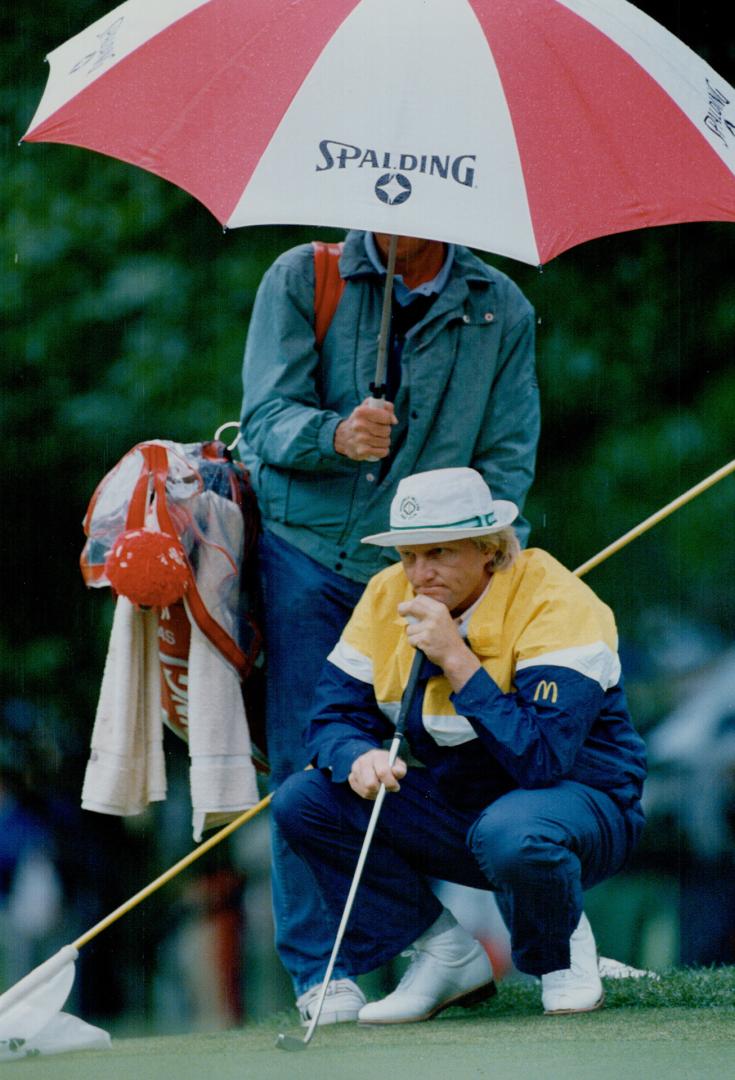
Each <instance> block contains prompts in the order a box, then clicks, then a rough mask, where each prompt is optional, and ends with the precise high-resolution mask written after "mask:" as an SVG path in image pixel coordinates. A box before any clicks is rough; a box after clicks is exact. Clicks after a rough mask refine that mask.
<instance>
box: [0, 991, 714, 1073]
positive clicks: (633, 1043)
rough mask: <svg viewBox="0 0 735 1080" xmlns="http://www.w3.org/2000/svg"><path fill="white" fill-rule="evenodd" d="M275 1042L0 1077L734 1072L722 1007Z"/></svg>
mask: <svg viewBox="0 0 735 1080" xmlns="http://www.w3.org/2000/svg"><path fill="white" fill-rule="evenodd" d="M292 1033H293V1034H297V1031H292ZM276 1034H277V1030H276V1028H272V1029H271V1028H270V1025H259V1026H258V1027H253V1028H251V1029H248V1028H245V1029H244V1030H243V1031H242V1032H228V1033H226V1034H221V1035H187V1036H175V1037H174V1036H171V1037H167V1038H148V1039H120V1040H115V1042H114V1043H113V1048H112V1049H111V1050H109V1051H88V1052H86V1053H75V1054H66V1055H60V1056H58V1057H49V1058H35V1059H26V1060H25V1061H22V1062H17V1063H14V1064H13V1065H12V1066H7V1068H8V1070H11V1071H10V1072H8V1073H7V1075H8V1076H9V1077H10V1076H12V1075H15V1076H16V1077H17V1080H138V1078H140V1080H149V1078H150V1080H210V1078H211V1080H246V1078H248V1077H252V1078H253V1080H288V1078H294V1080H323V1078H324V1077H335V1078H337V1077H339V1078H340V1080H341V1078H344V1080H373V1078H374V1077H400V1078H401V1080H414V1078H415V1080H439V1078H441V1080H446V1078H456V1080H464V1078H471V1077H503V1078H521V1077H523V1078H529V1080H536V1078H538V1080H576V1078H579V1080H583V1078H584V1080H587V1078H591V1077H595V1078H598V1077H599V1078H604V1080H606V1078H608V1077H610V1078H611V1080H612V1078H615V1080H621V1078H622V1077H626V1076H628V1077H630V1076H633V1077H644V1078H646V1080H650V1078H658V1077H666V1078H667V1080H684V1078H687V1080H689V1078H691V1080H706V1078H709V1077H712V1078H714V1077H717V1078H718V1080H720V1078H722V1077H723V1076H728V1075H732V1074H733V1070H735V1015H734V1014H733V1013H729V1012H728V1013H722V1012H720V1011H719V1010H715V1011H713V1012H712V1013H710V1014H704V1015H703V1011H702V1010H692V1009H660V1010H658V1009H655V1010H650V1011H648V1012H646V1013H645V1014H644V1015H641V1014H632V1015H629V1016H625V1015H621V1014H617V1015H613V1014H606V1013H604V1012H601V1013H598V1014H594V1015H589V1016H581V1017H580V1016H578V1017H566V1018H561V1017H560V1018H549V1017H534V1018H530V1017H525V1018H522V1019H519V1020H517V1021H514V1020H510V1019H503V1020H497V1021H496V1022H494V1021H493V1020H492V1019H490V1018H488V1019H480V1018H479V1017H473V1018H469V1019H464V1018H462V1017H461V1016H449V1015H447V1016H445V1017H443V1018H438V1019H437V1020H434V1021H432V1022H430V1023H426V1024H420V1025H419V1024H417V1025H412V1026H410V1027H409V1026H401V1027H400V1028H399V1027H391V1028H358V1027H356V1026H354V1025H352V1024H350V1025H346V1024H345V1025H339V1026H338V1027H329V1028H322V1029H320V1030H318V1031H317V1032H316V1035H315V1036H314V1039H313V1041H312V1043H311V1044H310V1046H309V1047H308V1049H306V1050H305V1051H303V1052H301V1053H286V1052H284V1051H280V1050H277V1049H276V1048H275V1046H274V1041H275V1036H276ZM12 1070H15V1071H14V1073H13V1072H12Z"/></svg>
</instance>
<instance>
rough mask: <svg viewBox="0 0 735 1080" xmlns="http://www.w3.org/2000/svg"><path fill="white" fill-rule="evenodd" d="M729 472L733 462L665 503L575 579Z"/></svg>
mask: <svg viewBox="0 0 735 1080" xmlns="http://www.w3.org/2000/svg"><path fill="white" fill-rule="evenodd" d="M731 472H735V460H733V461H730V462H728V464H727V465H723V466H722V468H721V469H717V470H716V471H715V472H713V473H712V474H711V475H710V476H708V477H706V478H705V479H704V480H700V482H699V483H698V484H695V485H694V487H692V488H689V490H688V491H685V492H684V494H683V495H679V497H678V498H676V499H673V500H672V501H671V502H670V503H667V504H666V506H662V507H661V509H660V510H657V511H656V513H655V514H651V516H650V517H647V518H646V520H645V521H642V522H641V523H640V525H636V526H635V528H634V529H630V531H629V532H627V533H624V534H623V536H621V537H619V539H617V540H615V541H614V542H613V543H612V544H608V546H607V547H606V548H603V550H602V551H600V552H599V553H598V554H597V555H594V556H593V557H592V558H591V559H588V560H587V562H584V563H582V565H581V566H578V567H577V569H576V570H575V571H574V573H575V574H576V576H577V577H582V576H583V575H584V574H586V573H587V572H588V571H589V570H592V569H593V568H594V567H595V566H599V564H600V563H601V562H604V561H605V559H607V558H609V557H610V555H614V554H615V552H616V551H620V549H621V548H623V547H625V545H626V544H629V543H630V542H631V540H635V539H636V538H637V537H639V536H641V535H642V534H643V533H644V532H647V531H648V529H650V528H652V527H653V526H654V525H657V524H658V522H659V521H663V519H664V518H667V517H668V516H669V514H673V513H674V511H675V510H678V509H679V508H680V507H681V506H684V505H685V504H686V503H688V502H691V500H692V499H695V498H696V497H697V495H701V494H702V492H703V491H706V490H707V488H710V487H712V485H713V484H716V483H717V482H718V481H719V480H723V479H724V478H725V477H726V476H729V475H730V473H731Z"/></svg>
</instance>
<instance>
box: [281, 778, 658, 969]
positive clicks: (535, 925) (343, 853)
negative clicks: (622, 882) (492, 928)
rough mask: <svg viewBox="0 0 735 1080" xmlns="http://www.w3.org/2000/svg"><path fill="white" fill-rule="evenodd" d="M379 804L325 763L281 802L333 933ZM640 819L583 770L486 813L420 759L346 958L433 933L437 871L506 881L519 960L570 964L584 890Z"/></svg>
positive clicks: (503, 895)
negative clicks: (583, 779) (454, 798)
mask: <svg viewBox="0 0 735 1080" xmlns="http://www.w3.org/2000/svg"><path fill="white" fill-rule="evenodd" d="M372 806H373V804H372V802H370V801H367V800H365V799H362V798H360V797H359V796H358V795H356V794H355V793H354V792H353V791H352V789H351V788H350V787H349V785H348V784H346V783H344V784H335V783H333V782H332V780H331V777H330V776H329V775H328V774H327V773H323V772H319V771H314V772H307V773H301V774H299V775H296V776H292V777H291V778H290V779H289V780H288V781H286V783H285V784H284V785H282V787H281V788H280V789H279V790H278V792H277V793H276V795H275V798H274V800H273V803H272V808H273V813H274V815H275V819H276V821H277V823H278V827H279V829H280V830H281V834H282V835H283V836H284V837H285V838H286V840H287V841H288V843H289V844H290V845H291V847H292V848H293V850H294V852H298V854H299V855H300V856H301V858H302V859H304V860H305V862H306V863H307V864H308V865H309V867H310V868H311V871H312V873H313V875H314V877H315V878H316V880H317V882H318V884H319V887H320V890H321V894H322V896H323V898H324V901H325V904H326V906H327V908H328V910H329V912H330V914H331V927H330V928H331V930H332V932H333V933H334V932H335V931H336V927H337V924H338V922H339V919H340V918H341V916H342V911H343V909H344V904H345V900H346V898H347V893H348V891H349V887H350V884H351V881H352V877H353V874H354V870H355V865H356V863H357V858H358V855H359V852H360V848H361V846H362V841H363V838H364V835H365V830H366V828H367V823H368V820H369V817H370V813H371V810H372ZM641 825H642V817H641V816H640V814H639V813H638V812H637V811H634V812H631V813H629V814H623V812H622V811H621V810H620V809H619V808H618V806H617V805H616V804H615V803H614V802H613V801H612V800H611V799H610V798H609V797H608V796H607V795H605V794H603V793H602V792H600V791H596V790H594V789H593V788H590V787H586V786H585V785H584V784H579V783H576V782H574V781H563V782H562V783H560V784H558V785H556V786H554V787H550V788H541V789H536V790H532V791H526V790H521V789H518V790H515V791H511V792H509V793H508V794H507V795H503V796H502V797H501V798H499V799H498V800H497V801H496V802H494V803H492V804H491V805H490V806H488V807H487V808H486V809H484V810H483V811H481V812H480V813H479V814H478V813H477V811H471V810H470V811H468V810H458V809H456V808H455V807H453V806H451V805H450V804H449V803H448V802H447V801H446V799H445V797H444V796H443V795H442V794H441V793H440V792H439V790H438V789H437V787H436V785H435V784H434V783H433V782H432V780H431V778H430V776H429V775H428V773H427V772H426V770H423V769H420V768H416V769H409V771H408V774H407V775H406V777H405V778H404V779H403V780H402V781H401V790H400V791H399V792H396V793H388V795H387V796H386V798H385V801H384V803H383V807H382V810H381V814H380V818H379V820H378V826H377V829H376V832H375V835H374V837H373V842H372V845H371V848H370V854H369V856H368V859H367V862H366V865H365V869H364V871H363V877H362V881H361V883H360V887H359V889H358V892H357V895H356V898H355V903H354V906H353V909H352V915H351V917H350V921H349V923H348V925H347V931H346V934H345V938H344V942H343V946H342V950H341V956H340V968H341V970H342V971H343V972H346V973H351V974H352V975H359V974H363V973H365V972H368V971H371V970H373V969H374V968H376V967H378V966H380V965H381V964H383V963H386V962H387V961H389V960H391V959H392V958H393V957H395V956H397V955H398V954H399V953H400V952H401V951H402V950H403V949H405V948H406V947H407V946H408V945H410V944H411V943H412V942H413V941H415V940H416V938H417V937H419V936H420V935H421V934H423V933H424V931H425V930H427V929H428V928H429V927H430V926H431V925H432V923H434V922H435V921H436V919H437V918H438V917H439V914H440V912H441V910H442V909H441V905H440V903H439V900H438V899H437V898H436V896H435V895H434V893H433V892H432V889H431V887H430V879H441V880H443V881H453V882H456V883H457V884H460V885H470V886H474V887H475V888H479V889H489V890H493V891H495V892H496V893H497V900H498V904H499V906H500V907H501V910H502V912H503V915H504V917H505V920H506V922H507V923H508V927H509V929H510V933H511V946H512V955H513V962H514V963H515V965H516V967H517V968H518V970H520V971H524V972H528V973H529V974H532V975H542V974H545V973H546V972H549V971H557V970H559V969H560V968H567V967H569V938H570V937H571V934H572V932H573V931H574V929H575V927H576V925H577V923H578V922H579V918H580V915H581V913H582V894H583V891H584V890H585V889H589V888H590V887H591V886H593V885H596V884H597V883H598V882H600V881H602V880H603V879H604V878H607V877H609V876H611V875H612V874H614V873H616V871H617V870H619V869H620V867H621V866H622V865H623V863H624V862H625V860H626V858H627V856H628V854H629V853H630V851H631V849H632V847H633V845H634V844H635V841H636V840H637V837H638V834H639V832H640V828H641ZM315 981H318V979H317V980H315Z"/></svg>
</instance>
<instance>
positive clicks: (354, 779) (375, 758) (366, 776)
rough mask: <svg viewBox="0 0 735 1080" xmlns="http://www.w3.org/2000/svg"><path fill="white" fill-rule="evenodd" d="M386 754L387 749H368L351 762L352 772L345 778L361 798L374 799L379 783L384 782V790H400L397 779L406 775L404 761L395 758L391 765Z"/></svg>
mask: <svg viewBox="0 0 735 1080" xmlns="http://www.w3.org/2000/svg"><path fill="white" fill-rule="evenodd" d="M388 756H389V755H388V751H387V750H368V751H367V753H365V754H360V757H359V758H355V760H354V761H353V762H352V772H351V773H350V775H349V776H348V777H347V780H348V783H349V785H350V787H351V788H352V790H353V791H354V792H356V793H357V794H358V795H360V796H361V797H362V798H363V799H374V798H375V797H376V796H377V794H378V791H379V790H380V785H381V784H385V788H386V791H399V790H400V784H399V783H398V781H399V780H402V779H403V777H404V776H405V775H406V762H405V761H402V760H401V759H400V758H396V760H395V761H394V762H393V765H392V766H391V765H389V764H388Z"/></svg>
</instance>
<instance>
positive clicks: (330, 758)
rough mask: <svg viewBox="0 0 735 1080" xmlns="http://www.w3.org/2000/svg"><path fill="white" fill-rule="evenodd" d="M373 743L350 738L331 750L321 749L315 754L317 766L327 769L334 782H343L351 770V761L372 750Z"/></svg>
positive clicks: (373, 747)
mask: <svg viewBox="0 0 735 1080" xmlns="http://www.w3.org/2000/svg"><path fill="white" fill-rule="evenodd" d="M374 749H375V743H373V742H369V741H367V740H364V739H350V740H349V741H348V742H344V743H341V744H340V745H339V747H333V748H332V750H331V752H330V751H327V750H322V751H320V753H319V754H318V755H317V759H316V764H317V768H320V769H329V770H330V772H331V774H332V780H333V781H334V783H335V784H343V783H344V782H345V780H346V779H347V777H348V776H349V775H350V773H351V772H352V762H353V761H355V760H356V759H357V758H359V757H360V755H361V754H366V753H367V752H368V750H374Z"/></svg>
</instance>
